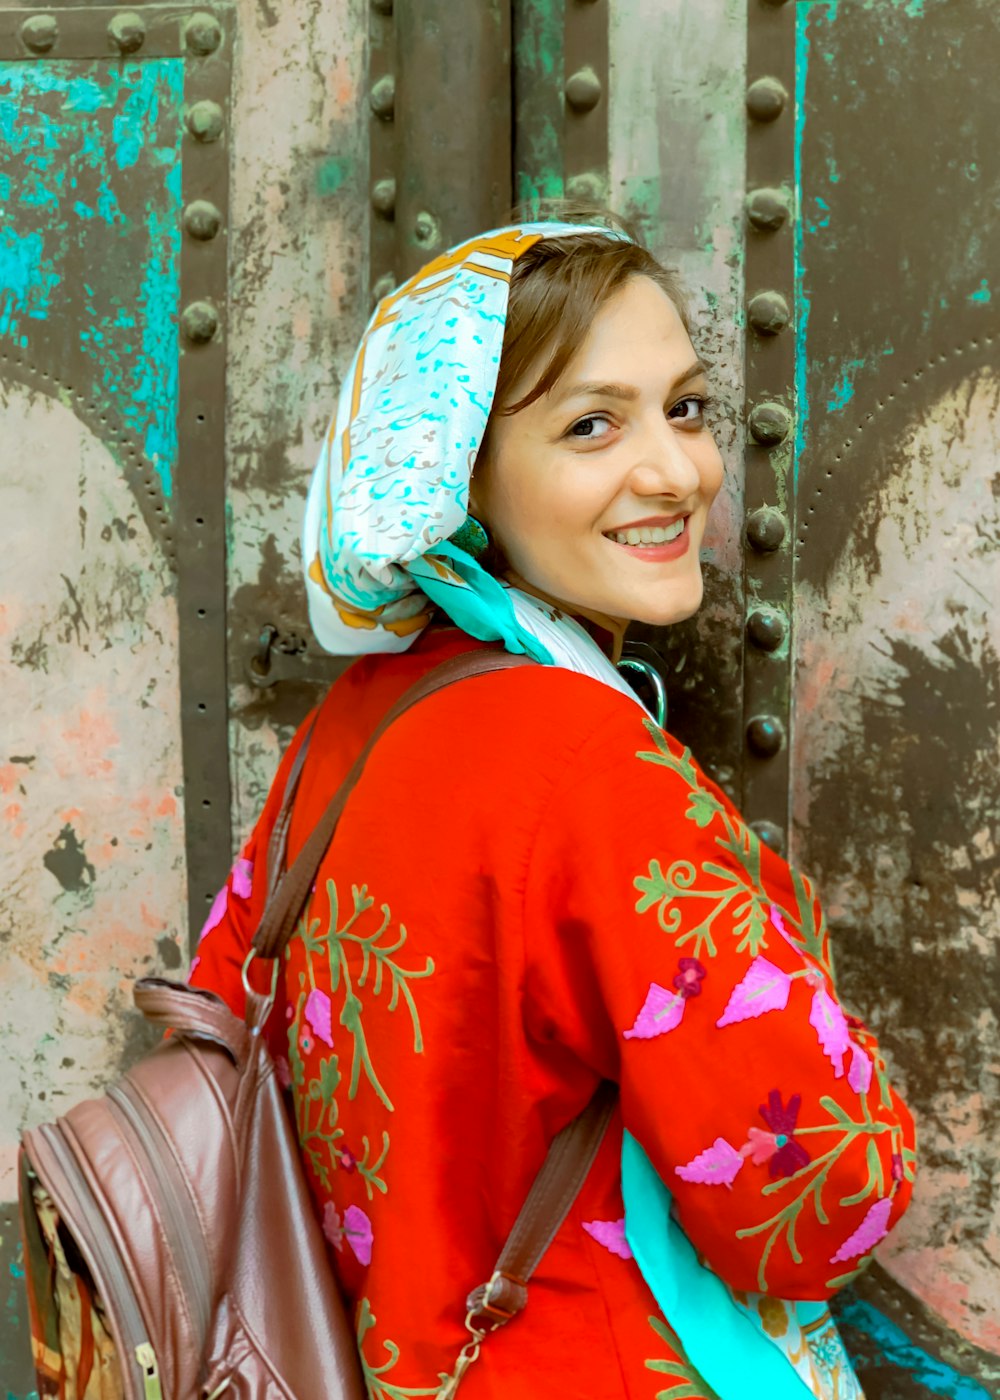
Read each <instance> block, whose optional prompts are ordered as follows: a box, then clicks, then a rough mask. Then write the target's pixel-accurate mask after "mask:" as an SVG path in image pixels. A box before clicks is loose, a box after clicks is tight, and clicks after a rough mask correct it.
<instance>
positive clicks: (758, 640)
mask: <svg viewBox="0 0 1000 1400" xmlns="http://www.w3.org/2000/svg"><path fill="white" fill-rule="evenodd" d="M787 630H788V629H787V627H786V625H785V619H784V617H783V616H782V615H781V613H780V612H775V610H774V609H773V608H755V609H754V611H753V612H752V613H751V614H750V616H749V617H748V618H747V636H748V637H749V638H750V640H751V641H752V642H753V644H754V646H755V647H760V649H761V651H777V650H778V648H779V647H780V646H781V643H782V642H783V641H784V640H785V634H786V632H787Z"/></svg>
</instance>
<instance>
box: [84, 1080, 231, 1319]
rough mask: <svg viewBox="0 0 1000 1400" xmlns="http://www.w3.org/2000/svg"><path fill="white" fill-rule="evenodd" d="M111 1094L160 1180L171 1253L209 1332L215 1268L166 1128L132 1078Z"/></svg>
mask: <svg viewBox="0 0 1000 1400" xmlns="http://www.w3.org/2000/svg"><path fill="white" fill-rule="evenodd" d="M108 1098H109V1099H110V1100H111V1102H112V1105H113V1107H114V1108H115V1109H117V1110H118V1111H119V1112H120V1113H121V1116H122V1118H123V1119H124V1120H125V1123H126V1126H127V1128H128V1130H129V1131H130V1132H131V1134H132V1136H133V1137H135V1138H136V1139H138V1143H139V1147H140V1148H141V1150H142V1153H143V1156H144V1157H145V1159H146V1163H147V1165H148V1167H149V1171H150V1175H151V1176H152V1178H153V1180H154V1181H155V1183H156V1187H157V1195H158V1196H159V1204H160V1207H161V1216H162V1219H163V1222H164V1225H165V1227H166V1233H167V1238H168V1240H169V1242H170V1249H171V1253H172V1254H173V1257H174V1263H175V1266H176V1268H177V1272H178V1274H179V1276H180V1284H181V1290H182V1292H183V1294H184V1296H185V1298H187V1299H188V1300H189V1302H190V1303H191V1306H192V1308H193V1310H194V1314H195V1316H194V1319H193V1320H194V1323H195V1326H196V1327H197V1328H198V1335H199V1336H200V1337H202V1338H203V1337H204V1336H205V1335H206V1333H207V1331H208V1325H209V1321H210V1312H211V1299H210V1297H209V1291H210V1285H209V1281H208V1276H209V1266H208V1259H207V1257H206V1254H205V1251H204V1248H203V1247H199V1246H200V1245H202V1244H203V1237H202V1232H201V1223H200V1221H199V1220H198V1217H197V1215H196V1214H195V1211H194V1208H193V1206H192V1205H191V1203H190V1200H189V1198H188V1195H187V1187H186V1185H185V1183H184V1180H183V1176H182V1174H181V1172H180V1169H179V1168H178V1166H177V1163H176V1162H175V1160H174V1157H173V1148H172V1146H171V1144H170V1142H169V1141H168V1139H167V1137H166V1135H165V1133H164V1132H163V1129H162V1128H161V1127H160V1125H159V1123H158V1122H157V1121H156V1119H155V1118H153V1117H152V1115H151V1114H150V1112H149V1110H148V1109H147V1107H146V1104H145V1102H144V1101H143V1098H142V1095H141V1094H140V1093H139V1091H138V1090H137V1089H135V1088H134V1087H133V1085H131V1084H130V1083H129V1082H128V1080H127V1079H125V1080H122V1081H121V1083H119V1084H113V1085H112V1086H111V1088H110V1089H109V1090H108Z"/></svg>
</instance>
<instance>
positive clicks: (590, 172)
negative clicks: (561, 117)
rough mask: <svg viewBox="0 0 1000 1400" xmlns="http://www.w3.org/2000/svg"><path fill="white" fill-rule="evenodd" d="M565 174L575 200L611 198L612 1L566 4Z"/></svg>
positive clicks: (574, 0) (570, 0)
mask: <svg viewBox="0 0 1000 1400" xmlns="http://www.w3.org/2000/svg"><path fill="white" fill-rule="evenodd" d="M565 33H566V43H565V55H566V58H565V66H566V81H565V95H566V115H565V127H564V141H563V145H564V170H565V180H566V194H567V197H568V198H570V199H579V200H583V201H585V202H588V203H594V204H601V205H603V204H606V203H607V198H608V80H609V74H608V0H568V3H567V5H566V26H565Z"/></svg>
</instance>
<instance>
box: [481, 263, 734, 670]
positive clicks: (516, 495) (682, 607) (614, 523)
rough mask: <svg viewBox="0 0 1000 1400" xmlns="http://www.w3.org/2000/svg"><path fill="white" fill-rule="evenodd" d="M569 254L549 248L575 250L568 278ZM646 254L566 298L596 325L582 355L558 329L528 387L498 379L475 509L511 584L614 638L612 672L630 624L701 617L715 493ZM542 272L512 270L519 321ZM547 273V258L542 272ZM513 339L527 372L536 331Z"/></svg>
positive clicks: (700, 378) (689, 375)
mask: <svg viewBox="0 0 1000 1400" xmlns="http://www.w3.org/2000/svg"><path fill="white" fill-rule="evenodd" d="M574 241H575V242H577V243H579V239H577V240H573V239H562V240H553V242H554V243H561V244H564V245H565V244H568V245H570V246H569V247H567V248H566V250H565V253H564V256H563V259H562V260H561V262H560V263H559V264H558V266H560V267H561V268H562V269H567V270H568V269H572V268H573V257H572V254H573V247H572V244H573V243H574ZM538 246H541V247H543V248H544V247H545V246H546V245H545V244H544V243H542V244H541V245H536V247H538ZM639 252H641V250H639V249H636V248H635V247H634V245H628V244H625V245H622V250H621V252H619V251H618V250H617V249H613V251H612V252H611V253H610V254H609V255H608V256H607V257H606V258H605V259H604V261H605V262H611V263H612V267H613V270H614V271H616V272H617V273H618V274H619V275H618V277H617V278H616V279H615V281H611V279H610V278H609V277H608V274H607V270H606V269H602V272H603V277H602V278H601V280H600V282H599V284H598V286H597V287H596V288H595V287H591V286H589V285H588V281H594V280H596V279H594V278H590V279H588V278H587V277H586V275H585V274H584V275H583V276H581V275H580V274H577V276H576V279H575V285H573V284H569V285H568V286H567V288H566V290H565V293H564V296H565V298H566V299H567V300H568V299H570V298H571V297H572V298H574V299H575V300H577V301H579V302H582V303H583V305H584V306H585V307H586V309H587V312H588V314H589V315H590V317H591V318H592V319H591V321H590V324H589V327H588V329H587V332H586V334H585V337H584V339H583V341H582V343H577V344H576V345H574V343H573V341H572V340H569V342H568V344H567V339H568V338H567V337H566V333H565V331H563V339H562V340H561V342H559V343H558V348H557V350H556V353H555V355H554V356H552V355H551V348H550V345H549V344H548V343H547V342H548V341H551V340H552V339H555V338H556V337H557V336H559V323H558V321H555V323H554V328H553V330H552V331H551V333H550V335H548V336H546V334H545V325H544V323H543V324H542V327H541V328H540V329H539V331H538V333H537V334H536V337H535V341H534V345H531V348H533V349H534V350H535V354H534V355H533V356H532V357H531V359H530V360H529V362H528V364H526V365H525V366H524V368H523V369H522V370H521V373H520V375H518V376H517V378H514V379H513V381H512V382H511V375H512V372H511V371H508V372H507V373H506V374H505V373H504V372H503V370H501V376H500V383H499V384H498V388H497V394H498V398H497V403H496V406H495V407H494V410H493V415H492V417H491V420H490V426H489V429H488V431H487V436H486V440H485V443H484V445H483V447H482V449H481V450H480V454H479V458H478V460H477V462H476V466H475V468H474V470H473V474H472V483H471V488H470V504H471V509H472V511H473V513H474V514H475V515H476V516H477V518H478V519H479V520H480V521H481V522H482V523H483V524H484V525H485V526H486V527H487V529H488V530H489V532H490V533H491V535H492V536H493V538H494V540H495V541H496V543H497V545H498V546H499V548H500V550H501V551H502V554H503V556H504V558H505V560H506V562H507V568H506V569H505V571H504V572H505V576H506V578H507V579H508V581H509V582H511V583H512V584H514V585H515V586H516V587H518V588H520V589H522V590H524V591H525V592H528V593H532V594H535V595H536V596H541V597H547V598H548V599H549V600H550V601H552V602H555V603H556V604H557V606H559V607H560V608H561V609H563V610H564V611H566V612H569V613H571V614H574V615H575V616H577V617H578V618H582V619H586V620H587V621H589V622H591V623H593V624H596V625H597V626H598V627H601V628H603V629H604V630H606V631H607V632H608V633H609V634H611V636H612V637H613V638H614V645H613V648H612V659H613V660H615V661H617V660H618V658H619V656H620V654H621V644H622V641H623V639H624V634H625V629H626V628H627V626H628V624H629V622H633V621H634V622H648V623H654V624H658V625H661V626H662V625H665V624H667V623H672V622H679V621H681V620H682V619H683V618H686V617H690V616H691V614H692V613H693V612H695V611H696V609H697V608H698V606H699V604H700V603H701V597H702V578H701V563H700V558H699V552H698V551H699V547H700V545H701V541H702V537H703V535H704V532H705V524H706V521H707V518H708V512H709V510H710V508H711V506H712V502H713V501H714V500H715V497H716V495H717V494H718V491H719V487H720V486H721V484H722V458H721V456H720V454H719V450H718V448H717V447H716V444H715V439H714V438H713V436H712V434H711V431H710V429H709V427H708V424H707V423H706V421H705V405H706V401H707V393H708V391H707V381H706V375H705V369H704V366H703V365H702V364H701V362H700V361H699V360H698V359H697V358H696V356H695V352H694V349H693V347H692V345H691V339H690V336H689V334H688V331H687V328H686V326H685V323H684V320H683V319H682V317H681V313H680V311H679V310H678V306H677V302H676V300H675V299H674V298H675V296H676V293H674V294H673V295H671V292H672V291H673V289H672V288H671V292H668V291H667V290H666V288H665V286H664V282H665V281H666V279H665V278H664V276H663V274H662V273H658V270H657V269H656V265H655V264H653V263H652V259H650V258H649V257H648V254H647V255H645V258H643V259H640V258H638V257H636V256H635V254H637V253H639ZM591 257H592V260H593V261H596V259H593V255H591ZM612 260H613V261H612ZM533 261H534V259H533V257H532V252H528V253H526V254H525V255H524V257H523V258H522V259H519V262H518V265H517V266H516V269H515V273H514V276H513V278H512V283H511V308H512V313H513V311H514V309H515V308H517V301H518V293H519V290H520V288H521V287H522V286H525V285H527V286H530V285H531V277H532V271H533V269H532V267H531V264H532V262H533ZM647 261H648V263H649V264H652V266H651V267H647V266H646V263H647ZM523 264H527V266H526V267H524V268H523V269H522V265H523ZM552 264H553V260H552V258H551V255H549V256H548V257H547V259H546V263H545V264H544V266H546V267H547V268H551V267H552ZM637 267H638V269H641V270H637ZM651 274H652V275H651ZM536 275H537V274H536ZM549 275H550V278H552V273H551V272H550V274H549ZM669 285H670V284H669V282H667V286H669ZM602 297H603V300H602V299H601V298H602ZM553 299H554V298H553ZM556 309H558V308H556ZM512 320H513V316H509V318H508V327H510V326H511V324H512ZM513 324H514V326H515V329H514V332H513V333H510V332H508V335H509V338H510V341H511V342H513V343H515V344H516V345H517V348H518V350H521V351H522V354H521V356H520V357H519V358H521V359H523V358H526V357H525V356H524V355H523V347H524V343H525V342H526V341H527V342H528V343H529V345H530V343H531V342H530V336H529V330H528V329H526V328H523V327H521V326H518V325H517V322H516V321H514V322H513ZM530 325H531V323H530V322H529V323H528V326H529V328H530ZM539 342H540V343H539ZM547 352H548V353H549V354H550V359H549V362H548V364H547V365H546V366H545V368H544V369H543V370H542V372H541V374H539V372H538V362H539V360H542V362H543V363H544V357H545V355H546V353H547ZM567 352H568V353H567ZM508 353H509V348H508V340H507V339H506V338H505V342H504V357H505V359H506V357H507V356H508ZM511 358H513V356H511ZM560 360H561V361H562V364H561V366H560V363H559V362H560ZM514 372H515V373H516V371H514ZM554 374H555V376H556V377H555V378H554V379H553V375H554ZM547 381H551V385H550V387H549V388H547V389H546V388H545V387H544V386H545V384H546V382H547Z"/></svg>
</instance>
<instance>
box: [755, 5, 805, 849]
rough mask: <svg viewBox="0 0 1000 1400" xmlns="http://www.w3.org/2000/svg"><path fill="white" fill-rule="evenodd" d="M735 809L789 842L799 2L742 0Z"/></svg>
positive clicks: (779, 843)
mask: <svg viewBox="0 0 1000 1400" xmlns="http://www.w3.org/2000/svg"><path fill="white" fill-rule="evenodd" d="M747 56H748V68H747V72H748V89H747V120H748V123H749V131H748V139H747V191H748V193H747V202H746V213H747V225H748V227H747V245H746V287H747V305H746V323H747V329H746V390H747V427H748V433H747V446H746V488H745V493H746V494H745V501H746V521H745V545H746V550H745V563H744V582H745V598H746V611H747V618H746V632H747V635H746V645H745V648H744V674H743V704H744V714H743V719H744V742H745V754H744V764H743V794H742V805H743V811H744V813H745V814H746V816H747V818H748V819H749V820H750V821H751V824H752V825H753V826H754V829H755V830H756V831H757V833H758V835H759V836H760V837H761V839H762V840H764V841H766V842H767V843H768V845H771V846H773V847H774V848H775V849H778V850H782V849H784V846H785V844H786V830H787V824H788V801H789V763H788V724H789V707H790V690H791V590H792V534H793V525H792V522H793V520H794V500H793V496H794V479H793V454H794V445H795V432H794V410H795V324H794V307H795V244H794V228H795V210H794V196H793V178H794V168H793V167H794V153H795V126H794V121H793V115H794V111H793V101H794V92H795V5H794V4H789V3H786V0H750V6H749V13H748V55H747Z"/></svg>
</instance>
